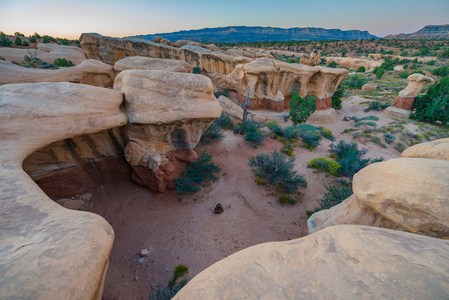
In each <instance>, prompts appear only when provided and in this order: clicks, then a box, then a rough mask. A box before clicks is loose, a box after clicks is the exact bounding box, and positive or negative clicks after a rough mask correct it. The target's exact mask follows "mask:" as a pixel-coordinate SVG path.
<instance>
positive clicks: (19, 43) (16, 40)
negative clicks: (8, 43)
mask: <svg viewBox="0 0 449 300" xmlns="http://www.w3.org/2000/svg"><path fill="white" fill-rule="evenodd" d="M14 45H16V46H20V45H22V39H21V38H19V37H18V36H16V38H15V40H14Z"/></svg>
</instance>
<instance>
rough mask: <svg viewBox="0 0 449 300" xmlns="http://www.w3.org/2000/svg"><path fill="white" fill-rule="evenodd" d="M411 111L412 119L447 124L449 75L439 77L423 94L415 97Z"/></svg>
mask: <svg viewBox="0 0 449 300" xmlns="http://www.w3.org/2000/svg"><path fill="white" fill-rule="evenodd" d="M412 111H413V113H412V114H411V115H410V118H412V119H415V120H418V121H427V122H430V123H433V122H436V121H440V122H441V123H443V124H449V77H444V78H442V79H440V80H439V81H438V82H436V83H434V84H433V85H432V86H430V87H429V89H428V90H427V93H426V94H425V95H421V96H418V97H416V98H415V101H414V102H413V107H412Z"/></svg>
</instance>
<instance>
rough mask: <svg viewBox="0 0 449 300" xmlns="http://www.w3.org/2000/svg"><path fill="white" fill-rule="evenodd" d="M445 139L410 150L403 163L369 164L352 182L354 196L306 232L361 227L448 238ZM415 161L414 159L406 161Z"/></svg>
mask: <svg viewBox="0 0 449 300" xmlns="http://www.w3.org/2000/svg"><path fill="white" fill-rule="evenodd" d="M447 145H448V139H444V140H437V141H434V142H430V143H424V144H419V145H416V146H413V147H411V148H409V149H407V150H406V151H404V152H405V153H404V154H403V158H400V159H391V160H388V161H385V162H380V163H375V164H372V165H369V166H368V167H366V168H364V169H363V170H361V171H359V172H358V173H357V174H356V175H355V176H354V180H353V192H354V195H353V196H351V197H349V198H348V199H346V200H345V201H343V202H342V203H341V204H339V205H336V206H334V207H333V208H331V209H329V210H323V211H319V212H317V213H315V214H313V215H312V216H311V217H310V218H309V220H308V222H307V224H308V227H309V233H313V232H316V231H318V230H320V229H322V228H325V227H328V226H332V225H336V224H361V225H371V226H378V227H384V228H392V229H399V230H406V231H409V232H412V233H418V234H423V235H428V236H431V237H437V238H443V239H449V205H448V204H449V198H448V197H447V195H449V161H448V160H447V159H446V158H447V152H446V153H445V152H444V151H447V150H446V149H447ZM410 157H418V158H410Z"/></svg>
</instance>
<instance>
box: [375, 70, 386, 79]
mask: <svg viewBox="0 0 449 300" xmlns="http://www.w3.org/2000/svg"><path fill="white" fill-rule="evenodd" d="M384 74H385V70H384V69H382V68H379V69H378V70H377V71H376V78H377V79H381V78H382V76H383V75H384Z"/></svg>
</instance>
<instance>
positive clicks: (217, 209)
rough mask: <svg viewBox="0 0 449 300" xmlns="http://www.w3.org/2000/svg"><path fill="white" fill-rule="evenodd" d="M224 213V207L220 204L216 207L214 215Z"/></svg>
mask: <svg viewBox="0 0 449 300" xmlns="http://www.w3.org/2000/svg"><path fill="white" fill-rule="evenodd" d="M222 212H223V207H222V206H221V204H220V203H218V204H217V206H215V209H214V213H216V214H221V213H222Z"/></svg>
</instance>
